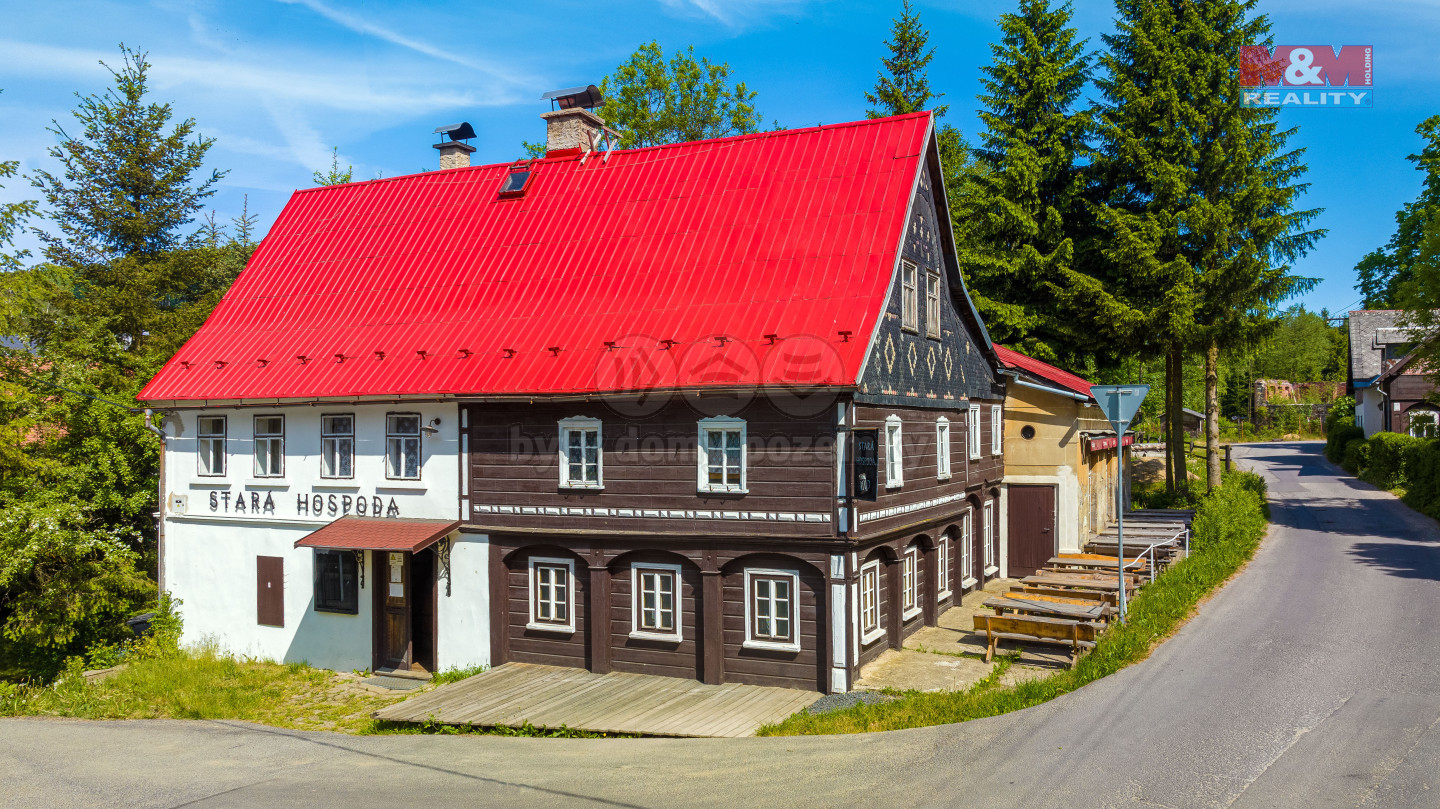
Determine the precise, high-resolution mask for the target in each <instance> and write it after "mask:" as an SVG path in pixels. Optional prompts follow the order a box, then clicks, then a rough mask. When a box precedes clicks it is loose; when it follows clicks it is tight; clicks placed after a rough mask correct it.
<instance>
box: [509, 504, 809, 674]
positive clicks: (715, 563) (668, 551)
mask: <svg viewBox="0 0 1440 809" xmlns="http://www.w3.org/2000/svg"><path fill="white" fill-rule="evenodd" d="M490 540H491V548H492V555H491V571H492V573H491V575H492V580H493V581H494V589H495V591H496V592H497V593H508V598H507V597H502V598H496V599H494V600H493V601H492V604H493V605H494V606H493V609H494V613H493V614H492V616H491V622H490V625H491V627H492V633H491V647H492V649H491V655H492V660H493V661H494V662H495V665H499V664H500V663H504V662H506V661H511V660H513V661H518V662H524V663H545V664H550V665H559V666H574V667H582V668H588V669H590V670H591V671H601V672H604V671H627V672H634V673H639V674H659V675H667V676H673V677H685V678H695V679H699V680H702V681H704V682H711V683H721V682H731V683H748V684H752V685H772V686H781V687H786V688H803V689H811V690H822V691H823V690H828V678H827V673H828V672H827V664H828V662H829V660H830V656H829V655H830V651H829V634H828V633H827V632H826V631H825V627H826V625H827V623H828V622H827V620H826V614H827V612H826V611H827V610H828V605H827V600H826V593H827V587H826V584H827V579H826V571H827V570H828V566H829V560H830V548H828V547H826V546H824V545H821V544H817V543H812V542H799V541H792V542H787V543H784V544H783V545H782V546H781V547H780V548H778V549H777V548H776V547H775V546H774V545H771V546H770V547H767V546H766V543H763V542H759V541H750V542H739V541H735V540H729V539H726V538H723V537H713V536H712V537H701V536H689V537H666V538H642V537H625V536H606V537H577V536H574V535H569V534H566V533H565V532H563V531H556V532H554V533H553V534H548V533H547V534H503V533H498V534H491V535H490ZM532 556H540V557H547V558H561V559H568V560H571V561H572V562H573V564H574V570H575V576H574V586H575V618H576V624H575V631H574V632H573V633H563V632H555V631H553V630H537V629H528V628H527V627H526V624H527V623H528V621H529V614H530V613H529V609H530V604H529V599H530V582H529V559H530V558H531V557H532ZM645 562H651V563H661V564H673V565H679V566H680V567H681V576H680V578H681V587H680V599H679V604H680V609H681V612H680V614H679V615H678V616H677V617H678V619H679V623H680V626H681V638H682V639H681V640H680V641H678V642H676V641H660V640H652V639H641V638H634V637H631V616H632V611H633V609H634V603H633V601H632V589H631V587H632V584H631V582H632V572H631V569H632V565H634V564H636V563H645ZM747 568H748V569H778V570H786V571H794V572H795V573H797V574H798V580H799V589H798V591H797V593H796V611H795V618H796V620H797V625H796V632H797V639H798V642H799V645H800V648H799V650H798V651H775V650H768V649H755V648H747V647H746V613H745V607H746V593H745V571H746V569H747ZM602 612H603V613H604V614H603V615H602V614H601V613H602Z"/></svg>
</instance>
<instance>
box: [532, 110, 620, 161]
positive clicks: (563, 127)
mask: <svg viewBox="0 0 1440 809" xmlns="http://www.w3.org/2000/svg"><path fill="white" fill-rule="evenodd" d="M540 117H541V118H544V119H545V151H547V152H553V151H555V150H557V149H579V150H581V151H583V152H590V151H594V150H595V149H597V148H599V146H600V138H601V136H602V134H603V133H604V130H605V122H604V121H603V120H601V118H600V116H598V115H596V114H595V113H593V112H591V111H590V110H587V109H582V108H579V107H576V108H572V109H567V110H554V111H552V112H542V113H540Z"/></svg>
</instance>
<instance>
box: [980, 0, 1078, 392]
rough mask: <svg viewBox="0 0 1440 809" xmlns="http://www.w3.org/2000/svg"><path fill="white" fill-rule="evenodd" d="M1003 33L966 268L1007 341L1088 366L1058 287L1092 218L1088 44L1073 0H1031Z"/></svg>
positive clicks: (987, 98) (1003, 24) (985, 114)
mask: <svg viewBox="0 0 1440 809" xmlns="http://www.w3.org/2000/svg"><path fill="white" fill-rule="evenodd" d="M999 24H1000V30H1001V38H1000V41H999V42H998V43H995V44H993V45H991V53H992V54H993V62H992V64H990V65H988V66H987V67H985V68H983V72H984V77H983V78H982V79H981V84H982V86H983V87H984V93H983V94H982V95H981V96H980V102H981V105H982V109H981V111H980V118H981V120H982V121H983V122H984V124H985V131H984V134H983V135H981V137H980V146H979V148H977V149H976V150H975V157H976V162H977V170H976V171H973V172H972V174H971V177H972V181H971V182H970V183H969V184H968V186H967V193H965V194H964V195H963V198H962V200H961V206H960V207H961V209H962V217H961V218H962V219H963V220H964V221H965V225H963V227H965V229H966V238H964V239H962V240H961V241H960V245H961V257H960V263H961V270H962V272H964V274H965V279H966V281H967V282H968V283H969V289H970V293H971V297H972V298H973V299H974V301H975V305H976V307H977V308H979V310H980V314H981V316H982V317H984V319H985V324H986V327H987V328H988V329H989V330H990V335H991V337H993V338H994V339H995V340H997V341H999V342H1002V343H1007V344H1010V345H1014V346H1015V347H1016V348H1018V349H1020V350H1021V351H1024V352H1026V353H1028V354H1032V355H1034V356H1037V357H1039V358H1040V359H1043V360H1047V361H1050V362H1057V361H1058V362H1060V363H1061V364H1062V365H1069V366H1071V367H1077V368H1078V367H1079V366H1082V365H1083V360H1082V354H1083V353H1084V352H1083V351H1081V350H1078V349H1077V346H1078V345H1082V344H1083V342H1084V341H1083V340H1082V339H1080V338H1079V337H1078V336H1077V335H1076V334H1074V331H1073V327H1072V325H1071V324H1072V321H1071V320H1070V319H1069V318H1067V317H1066V316H1065V315H1064V313H1063V311H1062V310H1060V309H1059V308H1058V307H1057V305H1056V302H1057V295H1056V292H1055V288H1056V287H1057V286H1058V285H1060V284H1062V283H1063V278H1064V274H1063V272H1062V268H1065V267H1068V266H1069V265H1070V264H1071V263H1072V260H1073V256H1074V251H1075V247H1074V240H1073V235H1074V232H1075V231H1076V229H1077V223H1078V222H1079V221H1080V220H1081V219H1083V216H1084V211H1083V207H1082V204H1083V200H1082V191H1083V178H1082V175H1081V166H1080V164H1081V162H1082V161H1084V160H1085V159H1087V157H1088V150H1087V146H1086V137H1087V134H1088V132H1089V130H1090V128H1091V117H1090V113H1089V111H1088V110H1083V109H1082V110H1076V109H1075V106H1076V104H1077V102H1078V101H1079V100H1080V95H1081V93H1082V92H1083V91H1084V88H1085V85H1086V83H1087V82H1088V80H1089V79H1088V71H1089V65H1088V60H1087V58H1086V56H1085V54H1084V48H1085V43H1084V42H1083V41H1079V42H1077V41H1076V35H1075V29H1074V28H1073V27H1072V26H1071V25H1070V7H1069V4H1068V3H1066V4H1062V5H1060V6H1059V7H1057V8H1053V9H1052V8H1051V7H1050V3H1049V2H1048V0H1021V2H1020V6H1019V9H1018V10H1017V11H1016V13H1013V14H1005V15H1002V16H1001V17H1000V19H999Z"/></svg>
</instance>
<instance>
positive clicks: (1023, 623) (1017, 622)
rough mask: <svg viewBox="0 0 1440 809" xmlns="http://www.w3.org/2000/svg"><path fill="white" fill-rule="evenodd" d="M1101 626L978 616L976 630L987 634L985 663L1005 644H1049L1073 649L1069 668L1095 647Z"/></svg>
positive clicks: (1075, 622) (1036, 617)
mask: <svg viewBox="0 0 1440 809" xmlns="http://www.w3.org/2000/svg"><path fill="white" fill-rule="evenodd" d="M1101 629H1102V627H1101V625H1100V624H1094V623H1090V622H1088V621H1068V620H1065V619H1063V618H1042V617H1039V616H1025V615H986V614H985V613H983V612H982V613H977V614H976V615H975V630H976V631H977V632H984V633H985V662H986V663H989V662H990V661H991V660H992V659H994V657H995V644H997V643H999V642H1000V641H1002V640H1013V641H1020V642H1022V643H1048V644H1051V645H1054V646H1069V647H1070V668H1072V669H1073V668H1075V664H1076V663H1077V662H1078V661H1079V660H1080V650H1081V649H1092V648H1094V647H1095V638H1096V636H1097V635H1099V634H1100V630H1101Z"/></svg>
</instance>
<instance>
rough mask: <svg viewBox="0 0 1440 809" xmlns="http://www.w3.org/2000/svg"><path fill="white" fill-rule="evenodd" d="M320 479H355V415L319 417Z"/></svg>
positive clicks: (343, 414)
mask: <svg viewBox="0 0 1440 809" xmlns="http://www.w3.org/2000/svg"><path fill="white" fill-rule="evenodd" d="M320 477H322V478H352V477H355V415H354V414H353V413H341V414H335V415H326V416H321V417H320Z"/></svg>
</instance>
